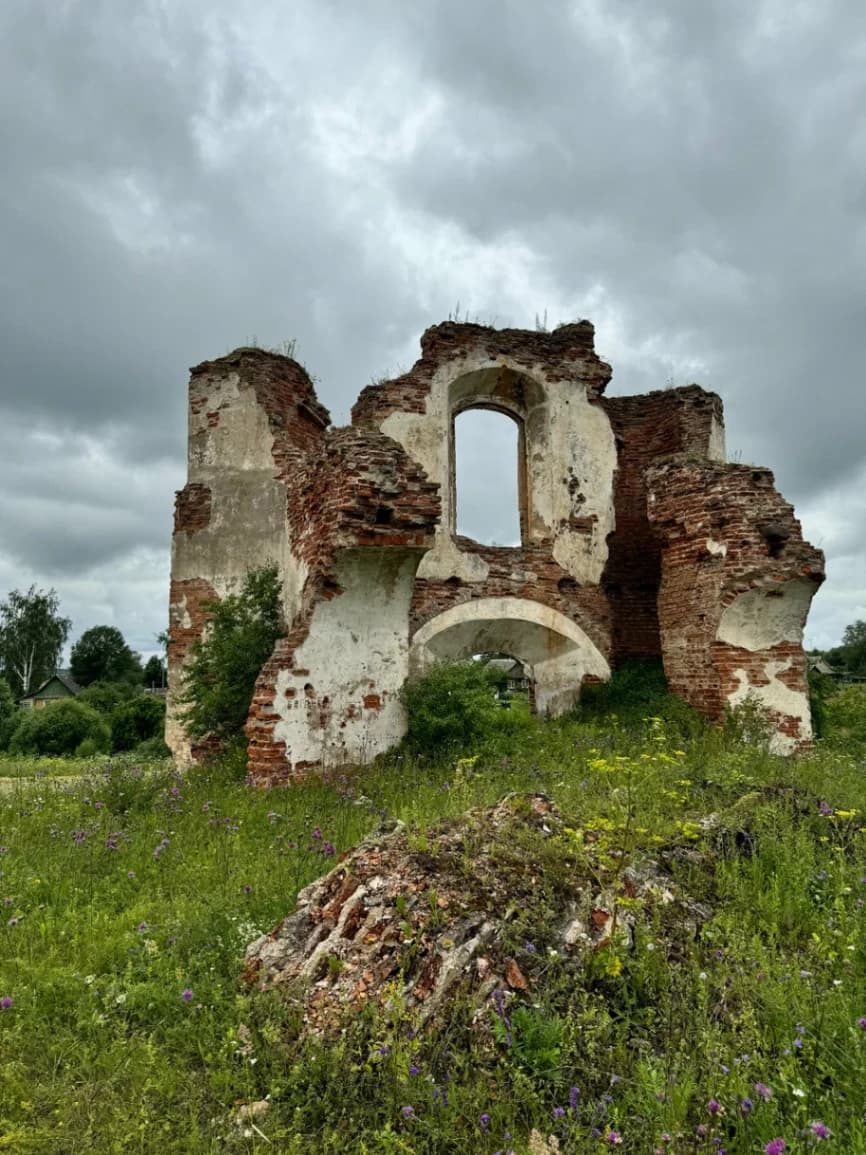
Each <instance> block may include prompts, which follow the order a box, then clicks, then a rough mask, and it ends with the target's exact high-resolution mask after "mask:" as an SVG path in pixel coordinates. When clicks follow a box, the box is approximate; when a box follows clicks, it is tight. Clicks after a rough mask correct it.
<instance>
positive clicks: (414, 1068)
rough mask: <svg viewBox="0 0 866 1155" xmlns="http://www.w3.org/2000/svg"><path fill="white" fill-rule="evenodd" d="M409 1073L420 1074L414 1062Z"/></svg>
mask: <svg viewBox="0 0 866 1155" xmlns="http://www.w3.org/2000/svg"><path fill="white" fill-rule="evenodd" d="M409 1074H410V1075H417V1074H419V1070H418V1068H417V1067H416V1066H415V1064H414V1063H413V1064H412V1066H411V1067H410V1068H409Z"/></svg>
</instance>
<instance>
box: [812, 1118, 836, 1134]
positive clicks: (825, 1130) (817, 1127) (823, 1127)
mask: <svg viewBox="0 0 866 1155" xmlns="http://www.w3.org/2000/svg"><path fill="white" fill-rule="evenodd" d="M809 1130H810V1131H811V1132H812V1134H813V1135H814V1136H815V1138H816V1139H829V1138H830V1135H831V1134H832V1132H831V1131H830V1128H829V1127H828V1126H827V1124H826V1123H821V1122H820V1121H819V1120H817V1119H816V1120H815V1122H814V1123H812V1124H811V1125H810V1126H809Z"/></svg>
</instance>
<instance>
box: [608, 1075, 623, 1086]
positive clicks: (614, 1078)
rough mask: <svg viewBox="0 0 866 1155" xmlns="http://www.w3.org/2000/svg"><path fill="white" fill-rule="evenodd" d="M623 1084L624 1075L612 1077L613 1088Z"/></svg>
mask: <svg viewBox="0 0 866 1155" xmlns="http://www.w3.org/2000/svg"><path fill="white" fill-rule="evenodd" d="M621 1082H622V1075H611V1077H610V1085H611V1087H615V1086H616V1085H617V1083H621Z"/></svg>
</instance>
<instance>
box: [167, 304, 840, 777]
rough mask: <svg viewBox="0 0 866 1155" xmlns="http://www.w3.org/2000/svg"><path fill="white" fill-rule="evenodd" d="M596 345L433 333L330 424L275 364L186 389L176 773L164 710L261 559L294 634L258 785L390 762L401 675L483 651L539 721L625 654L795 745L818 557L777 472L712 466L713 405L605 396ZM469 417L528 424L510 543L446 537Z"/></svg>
mask: <svg viewBox="0 0 866 1155" xmlns="http://www.w3.org/2000/svg"><path fill="white" fill-rule="evenodd" d="M593 336H594V334H593V328H592V325H591V324H590V323H589V322H587V321H581V322H578V323H576V324H573V325H566V326H562V327H560V328H559V329H557V330H555V331H554V332H553V333H539V332H529V331H522V330H513V329H506V330H495V329H492V328H487V327H485V326H480V325H464V324H457V323H453V322H449V323H447V324H442V325H437V326H434V327H433V328H432V329H429V330H428V331H427V332H426V333H425V334H424V336H423V337H422V340H421V357H420V359H419V361H418V362H417V363H416V364H415V365H414V366H413V368H412V369H411V370H410V371H409V372H408V373H405V374H403V375H401V376H400V377H397V378H395V379H394V380H391V381H386V382H382V383H380V384H377V385H371V386H368V387H367V388H365V389H364V390H363V391H362V392H361V394H360V396H359V398H358V401H357V403H356V404H355V406H354V408H353V412H352V424H351V425H350V426H347V427H344V428H337V429H335V428H332V427H331V426H330V423H329V422H330V418H329V415H328V413H327V410H325V409H324V407H323V406H322V405H321V404H320V403H319V401H318V399H317V397H316V394H315V389H314V387H313V383H312V380H311V379H310V377H309V375H308V374H307V372H306V371H305V370H304V369H303V367H302V366H300V365H299V364H298V363H297V362H295V361H293V360H291V359H290V358H287V357H283V356H280V355H279V354H275V353H268V352H265V351H263V350H260V349H238V350H236V351H235V352H233V353H231V354H229V355H228V356H226V357H223V358H219V359H218V360H215V361H208V362H204V363H203V364H201V365H199V366H196V367H195V368H194V369H193V370H192V376H191V382H190V406H189V414H190V438H189V445H190V449H189V460H190V472H189V480H188V483H187V485H186V486H185V488H184V489H183V490H182V491H181V492H180V493H179V494H178V497H177V504H176V510H175V536H174V549H173V561H172V575H173V578H172V588H171V627H170V636H171V644H170V648H169V661H170V687H171V693H170V700H169V723H168V726H167V737H168V740H169V742H170V744H171V745H172V746H173V748H174V750H175V753H176V755H177V756H178V757H179V758H180V759H181V760H184V759H185V760H186V761H194V760H195V759H196V757H197V756H201V754H202V753H203V751H204V750H206V749H207V743H204V745H203V746H202V744H199V746H198V747H196V748H193V747H192V746H191V744H190V742H189V740H188V738H187V737H186V736H185V735H184V734H183V725H182V718H181V717H180V714H179V711H178V707H177V702H178V696H179V692H180V687H181V686H182V679H183V667H184V663H185V661H186V659H187V657H188V654H189V653H190V649H191V647H192V646H194V645H195V644H196V643H197V641H198V640H199V639H200V638H201V637H202V635H203V631H204V630H205V629H206V626H207V619H208V614H207V603H208V601H213V600H214V599H216V598H219V597H220V596H224V594H225V593H226V592H229V591H231V590H233V589H236V588H237V586H238V584H239V583H240V581H241V580H242V578H243V575H244V573H245V572H246V571H247V570H248V569H250V568H253V567H254V566H256V565H261V564H266V563H267V562H276V563H277V564H278V566H279V568H280V572H281V574H282V576H283V580H284V587H285V613H286V619H287V633H286V636H285V637H284V638H282V639H280V641H279V642H278V644H277V646H276V648H275V650H274V653H273V654H272V655H271V658H270V659H269V660H268V662H267V663H266V664H265V666H264V667H263V669H262V671H261V673H260V675H259V679H258V682H257V684H256V688H255V693H254V696H253V702H252V706H251V710H250V716H249V719H248V723H247V736H248V741H249V773H250V777H251V779H252V780H253V781H255V782H258V783H261V784H263V785H268V784H275V783H283V782H289V781H292V780H294V779H297V778H298V777H301V776H303V775H305V774H307V773H309V772H310V771H311V770H313V769H315V770H321V769H322V768H323V767H327V766H328V765H330V764H333V763H334V762H336V761H344V762H362V761H365V760H367V759H368V758H369V757H371V756H373V755H374V754H376V753H378V752H380V751H381V750H383V749H387V748H388V747H389V746H390V745H393V744H394V743H395V742H396V741H397V740H399V737H400V735H401V733H402V729H403V725H404V720H403V716H402V706H401V704H400V692H399V691H400V687H401V686H402V684H403V683H404V682H405V680H406V679H407V678H408V677H409V676H411V674H412V672H413V671H417V670H420V669H423V668H425V666H426V665H427V664H429V663H430V662H431V661H435V660H442V658H443V655H449V656H468V655H469V654H470V653H471V652H473V651H472V647H473V646H482V645H483V646H484V647H485V648H495V647H497V646H501V647H502V648H503V651H504V652H508V653H512V654H513V656H515V657H518V658H520V659H521V660H522V661H524V662H525V663H526V664H527V665H528V666H529V667H530V669H531V671H532V673H533V678H534V682H535V685H534V689H535V690H536V691H537V692H538V698H539V701H543V702H545V703H547V707H546V708H548V709H565V708H567V707H568V704H569V703H570V702H572V701H573V700H574V699H575V697H576V695H577V694H578V693H579V689H580V684H581V682H582V681H585V680H597V679H598V678H600V677H607V676H609V675H610V671H611V669H612V668H615V667H616V666H617V665H618V664H621V663H622V662H624V661H627V660H630V659H633V658H648V657H661V658H662V659H663V660H664V663H665V669H666V672H667V675H668V678H669V681H670V684H671V686H672V688H673V689H674V691H675V692H676V693H678V694H680V695H682V696H683V697H684V698H686V700H688V701H689V702H691V703H692V704H693V705H694V706H696V707H697V708H698V709H700V710H702V711H703V712H704V713H706V714H708V715H709V716H711V717H714V718H719V717H721V716H722V714H723V713H724V710H725V708H726V706H730V705H736V704H738V703H739V702H741V701H743V700H744V699H745V698H746V697H747V696H749V695H752V696H753V697H755V698H756V699H757V700H759V702H760V704H762V705H763V707H764V708H765V709H766V710H767V711H768V713H769V716H770V717H771V718H772V721H773V725H774V729H775V738H774V741H776V744H777V747H778V748H779V749H781V750H791V749H797V748H802V747H803V746H806V745H808V742H809V737H810V728H809V718H808V701H807V699H806V679H805V661H804V658H803V651H802V645H801V638H802V626H803V623H804V621H805V616H806V612H807V610H808V605H809V601H810V600H811V596H812V594H813V593H814V590H815V589H816V588H817V587H818V585H819V584H820V581H821V580H822V578H823V558H822V555H821V554H820V552H819V551H817V550H815V549H813V548H812V547H811V546H809V545H808V544H807V543H804V542H803V540H802V535H801V533H800V527H799V523H798V522H797V521H796V519H795V517H794V515H793V511H792V509H791V507H790V506H789V505H788V504H787V503H785V502H784V501H783V499H782V498H781V497H780V496H779V494H778V493H777V492H776V490H775V488H774V486H773V479H772V475H771V474H770V473H769V471H767V470H763V469H753V468H750V467H746V466H737V465H728V464H726V463H725V462H724V448H723V428H724V426H723V415H722V404H721V400H720V399H719V398H718V397H717V396H716V395H715V394H712V393H708V392H706V391H705V390H703V389H701V388H699V387H698V386H696V385H693V386H688V387H686V388H683V389H671V390H664V391H659V392H654V393H649V394H646V395H643V396H637V397H615V398H606V397H604V396H603V394H604V389H605V386H606V385H607V382H608V380H609V378H610V373H611V370H610V367H609V366H608V365H607V364H606V363H605V362H604V361H602V360H600V358H599V357H598V356H597V355H596V353H595V350H594V343H593ZM472 407H480V408H495V409H499V410H501V411H503V412H506V413H508V414H510V415H511V416H512V417H513V418H514V419H515V421H517V423H518V426H519V429H520V453H521V461H520V464H519V472H520V482H521V484H520V491H521V492H520V504H521V508H520V523H521V536H522V542H521V544H520V545H519V546H517V547H514V548H502V547H492V546H482V545H480V544H478V543H476V542H474V541H471V540H469V539H468V538H465V537H458V536H457V535H456V533H455V532H454V518H455V515H454V461H453V457H454V449H453V420H454V416H455V414H456V413H458V412H462V411H463V410H465V409H467V408H472ZM517 651H519V652H517ZM804 703H805V705H804Z"/></svg>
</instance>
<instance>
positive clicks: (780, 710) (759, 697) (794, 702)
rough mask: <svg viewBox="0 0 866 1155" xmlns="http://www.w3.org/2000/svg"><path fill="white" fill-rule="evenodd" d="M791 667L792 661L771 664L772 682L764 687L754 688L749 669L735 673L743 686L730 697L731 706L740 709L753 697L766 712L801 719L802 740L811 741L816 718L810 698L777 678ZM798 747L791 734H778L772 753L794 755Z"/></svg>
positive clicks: (768, 668) (768, 672) (768, 666)
mask: <svg viewBox="0 0 866 1155" xmlns="http://www.w3.org/2000/svg"><path fill="white" fill-rule="evenodd" d="M790 668H791V660H790V658H789V659H788V660H787V661H784V662H772V661H771V662H767V664H766V666H765V667H764V673H765V675H766V676H767V677H768V678H769V679H770V680H769V682H768V683H767V684H766V685H763V686H754V685H752V684H751V683H750V682H749V676H748V674H747V672H746V671H745V670H743V669H738V670H734V677H735V678H736V679H737V680H738V682H739V686H738V687H737V689H736V690H734V692H733V693H732V694H729V695H728V703H729V704H730V706H731V707H732V708H736V707H737V706H741V705H742V704H743V703H744V702H745V701H746V700H747V699H749V698H752V699H754V700H755V701H757V703H758V704H759V705H760V706H762V707H763V708H764V709H766V710H770V711H772V712H774V713H777V714H782V715H784V716H785V717H789V718H797V719H798V720H799V740H800V741H801V742H802V741H808V740H809V739H810V738H811V737H812V715H811V712H810V710H809V698H808V695H807V694H805V693H802V692H801V691H799V690H792V689H791V687H790V686H786V685H785V683H784V682H782V681H780V680H779V678H778V676H777V675H779V674H780V673H782V672H783V671H784V670H789V669H790ZM797 745H798V741H797V739H795V738H792V737H791V736H790V735H788V734H780V733H776V734H774V735H773V736H772V738H771V739H770V750H771V751H772V752H773V753H774V754H792V753H793V752H794V751H795V750H796V749H797Z"/></svg>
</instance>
